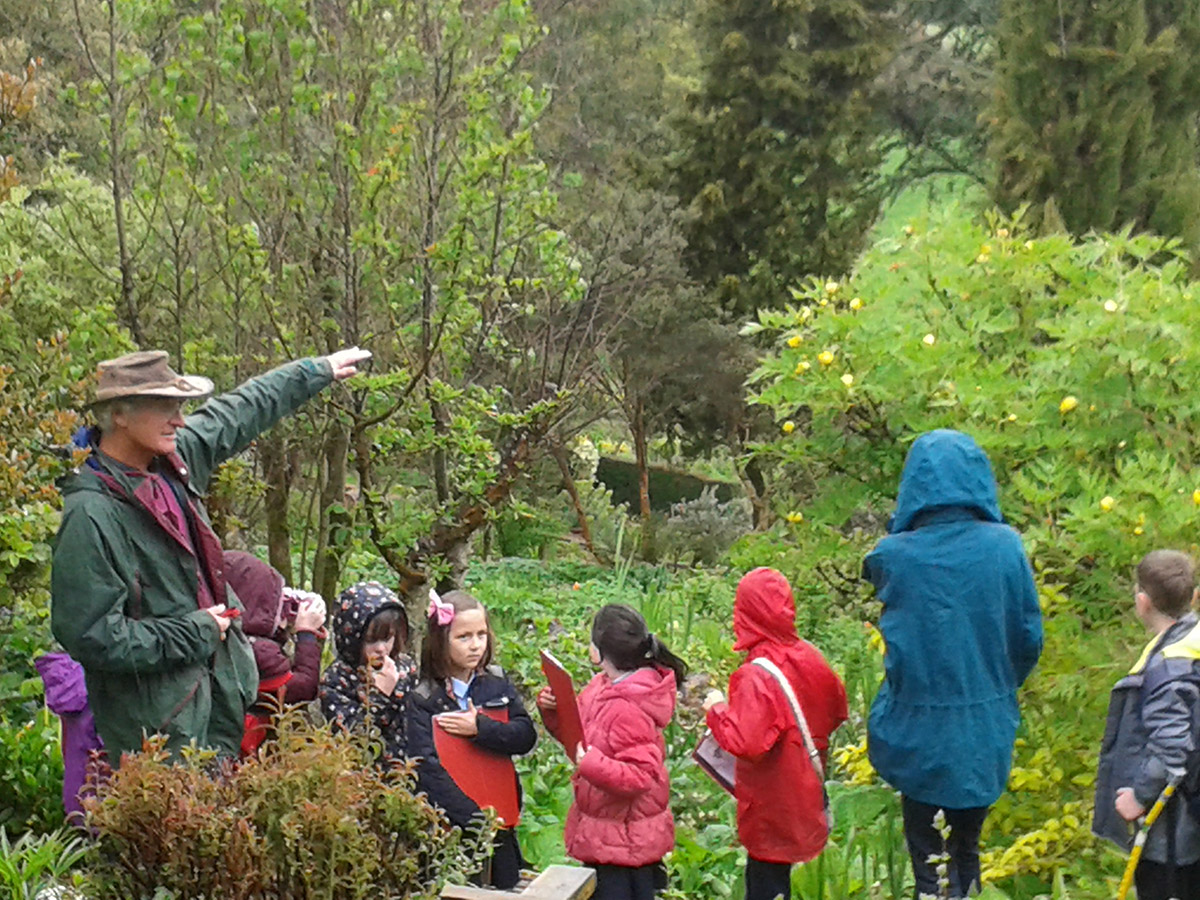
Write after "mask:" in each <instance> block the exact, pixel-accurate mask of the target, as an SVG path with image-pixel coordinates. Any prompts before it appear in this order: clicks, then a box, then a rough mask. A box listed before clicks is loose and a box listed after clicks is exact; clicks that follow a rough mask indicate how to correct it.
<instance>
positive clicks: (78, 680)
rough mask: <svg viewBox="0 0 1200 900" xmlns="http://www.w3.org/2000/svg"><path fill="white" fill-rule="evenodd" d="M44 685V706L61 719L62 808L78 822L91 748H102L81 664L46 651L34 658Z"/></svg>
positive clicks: (99, 749)
mask: <svg viewBox="0 0 1200 900" xmlns="http://www.w3.org/2000/svg"><path fill="white" fill-rule="evenodd" d="M34 665H35V666H37V670H38V673H39V674H40V675H41V676H42V682H43V683H44V684H45V685H46V705H47V706H48V707H50V711H51V712H53V713H54V714H55V715H57V716H59V717H60V718H61V719H62V756H63V792H62V793H63V809H65V810H66V813H67V820H68V821H72V822H76V823H78V822H81V821H82V817H83V807H82V805H81V804H80V802H79V792H80V791H81V790H82V788H83V786H84V783H85V782H86V781H87V770H88V761H89V760H90V759H91V754H92V751H101V752H102V751H103V750H104V744H102V743H101V742H100V735H98V734H97V733H96V723H95V721H93V719H92V710H91V709H90V708H89V707H88V697H87V685H85V684H84V681H83V666H81V665H80V664H79V663H77V662H75V660H73V659H71V657H70V656H68V655H67V654H65V653H47V654H45V655H43V656H39V657H38V658H37V659H36V660H34Z"/></svg>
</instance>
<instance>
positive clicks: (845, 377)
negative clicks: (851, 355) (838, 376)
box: [842, 372, 854, 387]
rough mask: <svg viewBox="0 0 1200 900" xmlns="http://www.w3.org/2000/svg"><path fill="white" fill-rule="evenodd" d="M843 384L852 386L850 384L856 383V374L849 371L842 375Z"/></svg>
mask: <svg viewBox="0 0 1200 900" xmlns="http://www.w3.org/2000/svg"><path fill="white" fill-rule="evenodd" d="M842 384H844V385H845V386H846V387H850V385H852V384H854V376H853V375H851V374H850V373H849V372H847V373H846V374H845V375H843V376H842Z"/></svg>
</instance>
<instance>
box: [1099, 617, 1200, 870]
mask: <svg viewBox="0 0 1200 900" xmlns="http://www.w3.org/2000/svg"><path fill="white" fill-rule="evenodd" d="M1197 712H1200V627H1198V626H1197V619H1196V615H1195V614H1194V613H1188V614H1187V615H1186V616H1184V617H1183V618H1182V619H1180V620H1179V621H1178V622H1176V623H1175V624H1174V625H1172V626H1171V627H1170V628H1169V629H1167V631H1166V632H1164V633H1163V634H1161V635H1159V636H1158V637H1156V638H1155V639H1154V640H1153V641H1151V642H1150V643H1149V644H1148V645H1147V646H1146V650H1145V651H1144V652H1143V653H1142V657H1141V659H1139V660H1138V661H1137V662H1136V663H1135V664H1134V666H1133V668H1132V669H1131V670H1130V672H1129V674H1128V675H1126V676H1125V677H1124V678H1122V679H1121V680H1120V681H1118V682H1117V683H1116V685H1115V686H1114V687H1113V690H1112V696H1111V697H1110V698H1109V704H1108V719H1107V721H1106V722H1105V726H1104V740H1103V742H1102V743H1101V745H1100V762H1099V766H1098V768H1097V772H1096V799H1095V804H1094V813H1093V819H1092V833H1093V834H1095V835H1096V836H1097V837H1102V838H1106V839H1107V840H1110V841H1112V842H1113V843H1114V844H1116V845H1117V846H1118V847H1120V848H1121V849H1122V850H1124V851H1125V852H1126V853H1128V852H1129V851H1130V850H1132V849H1133V833H1134V827H1133V825H1132V823H1129V822H1126V821H1125V820H1124V819H1122V818H1121V816H1120V815H1119V814H1118V813H1117V810H1116V806H1115V805H1114V804H1115V802H1116V797H1117V791H1118V790H1119V789H1120V788H1123V787H1131V788H1133V795H1134V796H1135V797H1136V798H1137V800H1138V802H1139V803H1141V804H1142V806H1143V807H1145V808H1146V809H1149V808H1150V807H1151V805H1153V803H1154V801H1155V800H1157V799H1158V795H1159V794H1160V793H1162V789H1163V788H1164V787H1166V786H1167V782H1168V781H1178V780H1179V779H1180V778H1181V777H1183V775H1184V774H1185V773H1187V774H1189V775H1190V776H1194V775H1195V772H1194V771H1193V772H1190V773H1188V772H1187V768H1188V764H1189V762H1192V763H1194V759H1193V757H1194V754H1195V751H1196V725H1195V720H1196V717H1197ZM1181 789H1182V786H1181ZM1189 800H1190V801H1191V802H1190V803H1189ZM1196 804H1197V798H1196V797H1195V796H1194V795H1193V796H1192V797H1190V798H1187V797H1184V796H1183V794H1182V793H1177V794H1176V795H1175V797H1174V798H1173V799H1172V800H1171V801H1170V802H1169V803H1168V805H1167V807H1166V809H1165V810H1164V811H1163V813H1162V814H1161V815H1160V816H1159V818H1158V819H1157V821H1155V823H1154V824H1153V825H1152V826H1151V827H1150V832H1149V834H1148V835H1147V836H1146V844H1145V848H1144V849H1143V851H1142V858H1143V859H1148V860H1150V861H1151V862H1157V863H1169V864H1172V865H1180V866H1187V865H1192V864H1193V863H1195V862H1197V861H1200V822H1198V821H1197V818H1196V813H1195V809H1196Z"/></svg>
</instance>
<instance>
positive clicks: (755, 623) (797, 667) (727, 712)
mask: <svg viewBox="0 0 1200 900" xmlns="http://www.w3.org/2000/svg"><path fill="white" fill-rule="evenodd" d="M733 630H734V636H735V637H736V639H737V642H736V643H735V644H734V645H733V646H734V649H735V650H740V651H742V652H743V653H745V654H746V661H745V662H744V663H743V664H742V665H741V666H740V667H739V668H738V669H737V671H736V672H734V673H733V677H732V678H730V680H729V701H728V702H725V700H724V698H723V696H722V695H721V693H720V691H712V692H710V694H709V696H708V697H707V698H706V699H705V703H704V705H705V708H706V709H707V710H708V727H709V729H710V730H711V731H712V733H713V737H714V738H715V739H716V741H717V743H718V744H720V745H721V747H723V748H724V749H725V750H727V751H728V752H729V753H732V754H733V755H734V756H736V757H737V766H736V779H737V784H736V787H735V789H734V791H735V796H736V798H737V821H738V838H739V840H741V842H742V846H743V847H745V848H746V853H747V855H748V859H747V860H746V900H775V898H776V897H779V896H782V897H784V898H785V900H788V898H790V897H791V896H792V893H791V872H792V864H793V863H797V862H806V861H808V860H810V859H813V858H814V857H815V856H816V855H817V854H818V853H820V852H821V849H822V848H823V847H824V846H825V840H826V838H827V837H828V836H829V828H828V823H827V821H826V818H825V810H824V806H825V800H824V785H823V784H822V782H821V778H820V776H819V775H818V774H817V771H816V768H815V767H814V766H813V763H812V760H811V759H810V758H809V755H808V751H807V750H806V749H805V745H804V738H803V736H802V735H801V732H800V729H799V727H798V725H797V723H796V718H795V716H794V715H793V713H792V707H791V704H790V702H789V700H788V698H787V696H786V695H785V694H784V691H783V688H782V686H781V685H780V684H779V683H778V682H776V680H775V678H774V677H773V676H772V675H771V674H770V673H769V672H768V671H767V670H766V669H764V668H762V667H761V666H759V665H755V664H754V660H756V659H758V658H759V657H763V658H765V659H766V660H769V661H770V662H772V663H774V664H775V665H776V666H777V667H778V668H779V669H780V670H781V671H782V672H783V674H784V676H785V677H786V678H787V680H788V682H789V683H790V684H791V686H792V690H793V691H794V692H795V695H796V698H797V700H798V701H799V703H800V708H801V710H802V711H803V713H804V718H805V719H806V720H807V722H808V727H809V730H810V731H811V733H812V738H813V742H814V743H815V744H816V747H817V750H818V751H819V752H820V754H821V758H822V765H823V764H824V759H825V754H826V751H827V749H828V747H829V735H830V734H831V733H832V732H833V731H834V730H835V729H836V728H837V727H838V726H839V725H840V724H841V723H842V722H844V721H846V689H845V687H844V686H843V685H842V681H841V679H840V678H838V676H837V674H836V673H835V672H834V671H833V669H831V668H830V667H829V664H828V663H826V662H825V657H823V656H822V655H821V651H819V650H818V649H817V648H816V647H814V646H813V645H812V644H810V643H808V642H807V641H805V640H803V639H801V638H800V637H799V635H797V634H796V603H795V600H794V598H793V597H792V589H791V586H790V585H789V584H788V582H787V579H786V578H784V577H783V575H781V574H780V573H779V572H776V571H775V570H774V569H766V568H762V569H755V570H754V571H752V572H750V573H749V574H747V575H746V576H745V577H744V578H742V580H741V582H739V584H738V587H737V594H736V595H735V598H734V603H733Z"/></svg>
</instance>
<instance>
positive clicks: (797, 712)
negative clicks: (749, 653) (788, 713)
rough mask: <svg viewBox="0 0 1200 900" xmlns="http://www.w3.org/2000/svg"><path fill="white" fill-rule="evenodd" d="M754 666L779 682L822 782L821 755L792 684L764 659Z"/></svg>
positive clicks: (823, 773) (773, 664)
mask: <svg viewBox="0 0 1200 900" xmlns="http://www.w3.org/2000/svg"><path fill="white" fill-rule="evenodd" d="M754 665H756V666H758V667H759V668H760V669H763V670H765V671H767V672H769V673H771V675H772V676H773V677H774V678H775V680H776V681H777V682H779V687H780V688H781V689H782V690H783V695H784V696H785V697H787V701H788V705H789V706H791V707H792V715H793V716H795V718H796V727H797V728H799V729H800V734H801V736H802V737H803V738H804V749H805V750H807V751H808V758H809V759H810V760H812V766H813V769H815V770H816V773H817V778H818V779H819V780H820V781H821V782H824V781H825V767H824V766H823V765H821V754H820V752H819V751H818V750H817V745H816V743H815V742H814V741H813V736H812V732H811V731H809V730H808V720H807V719H806V718H804V712H803V711H802V710H801V709H800V701H798V700H797V699H796V692H795V691H793V690H792V683H791V682H790V681H788V680H787V677H786V676H785V675H784V674H783V672H781V671H780V670H779V666H777V665H775V663H773V662H771V660H769V659H767V658H766V657H763V656H760V657H758V659H756V660H754Z"/></svg>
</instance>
